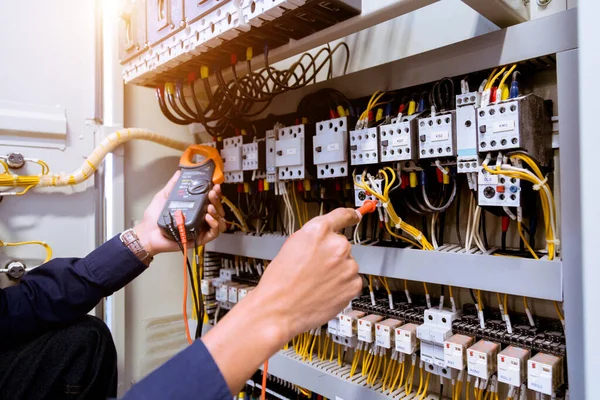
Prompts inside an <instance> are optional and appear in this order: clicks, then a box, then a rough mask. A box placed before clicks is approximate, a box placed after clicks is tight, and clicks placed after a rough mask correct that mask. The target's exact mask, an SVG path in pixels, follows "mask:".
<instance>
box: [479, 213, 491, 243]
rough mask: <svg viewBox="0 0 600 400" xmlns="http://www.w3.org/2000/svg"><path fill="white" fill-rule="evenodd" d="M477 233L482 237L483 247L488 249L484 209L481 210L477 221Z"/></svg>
mask: <svg viewBox="0 0 600 400" xmlns="http://www.w3.org/2000/svg"><path fill="white" fill-rule="evenodd" d="M479 232H480V233H481V235H482V236H483V245H484V246H485V248H486V249H489V248H490V245H489V243H488V238H487V230H486V227H485V209H483V208H482V209H481V218H480V219H479Z"/></svg>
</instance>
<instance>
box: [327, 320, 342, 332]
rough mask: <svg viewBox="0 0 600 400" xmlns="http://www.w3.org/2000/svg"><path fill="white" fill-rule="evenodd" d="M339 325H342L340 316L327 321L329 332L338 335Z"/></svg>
mask: <svg viewBox="0 0 600 400" xmlns="http://www.w3.org/2000/svg"><path fill="white" fill-rule="evenodd" d="M339 326H340V320H339V318H335V319H332V320H330V321H329V322H328V323H327V332H329V333H331V334H332V335H338V334H339Z"/></svg>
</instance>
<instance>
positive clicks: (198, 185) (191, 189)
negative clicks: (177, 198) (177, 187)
mask: <svg viewBox="0 0 600 400" xmlns="http://www.w3.org/2000/svg"><path fill="white" fill-rule="evenodd" d="M208 187H209V185H208V181H192V182H190V184H189V185H188V187H187V192H188V193H189V194H204V193H206V192H208Z"/></svg>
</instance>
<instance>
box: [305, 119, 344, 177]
mask: <svg viewBox="0 0 600 400" xmlns="http://www.w3.org/2000/svg"><path fill="white" fill-rule="evenodd" d="M313 157H314V163H315V166H316V168H317V177H318V178H319V179H322V178H340V177H344V176H348V117H341V118H335V119H330V120H327V121H322V122H318V123H317V126H316V135H315V136H314V138H313Z"/></svg>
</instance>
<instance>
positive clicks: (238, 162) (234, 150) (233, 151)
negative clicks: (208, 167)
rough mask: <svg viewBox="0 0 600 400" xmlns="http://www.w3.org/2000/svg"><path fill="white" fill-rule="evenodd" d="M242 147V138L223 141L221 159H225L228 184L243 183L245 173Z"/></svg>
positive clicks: (237, 137)
mask: <svg viewBox="0 0 600 400" xmlns="http://www.w3.org/2000/svg"><path fill="white" fill-rule="evenodd" d="M242 145H243V139H242V137H241V136H234V137H231V138H226V139H223V149H222V150H221V158H222V159H223V165H224V169H223V172H225V182H226V183H243V182H244V172H243V170H242Z"/></svg>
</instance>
